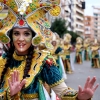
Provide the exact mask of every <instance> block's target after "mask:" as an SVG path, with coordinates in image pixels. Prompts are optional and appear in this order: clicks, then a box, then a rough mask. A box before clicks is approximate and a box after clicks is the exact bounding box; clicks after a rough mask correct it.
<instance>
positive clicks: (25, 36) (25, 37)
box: [12, 28, 32, 55]
mask: <svg viewBox="0 0 100 100" xmlns="http://www.w3.org/2000/svg"><path fill="white" fill-rule="evenodd" d="M12 38H13V44H14V46H15V51H16V53H17V54H18V55H25V54H27V53H28V48H29V47H30V46H31V43H32V32H31V30H29V29H27V28H23V29H20V28H15V29H13V34H12Z"/></svg>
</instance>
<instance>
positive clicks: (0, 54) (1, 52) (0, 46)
mask: <svg viewBox="0 0 100 100" xmlns="http://www.w3.org/2000/svg"><path fill="white" fill-rule="evenodd" d="M3 53H4V50H3V44H2V43H0V56H2V54H3Z"/></svg>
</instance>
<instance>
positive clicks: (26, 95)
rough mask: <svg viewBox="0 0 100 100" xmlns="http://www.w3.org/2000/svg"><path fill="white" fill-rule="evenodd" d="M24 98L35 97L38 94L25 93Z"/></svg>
mask: <svg viewBox="0 0 100 100" xmlns="http://www.w3.org/2000/svg"><path fill="white" fill-rule="evenodd" d="M23 98H24V99H34V98H38V94H37V93H36V94H23Z"/></svg>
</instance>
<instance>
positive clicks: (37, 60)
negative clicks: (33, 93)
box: [4, 52, 47, 88]
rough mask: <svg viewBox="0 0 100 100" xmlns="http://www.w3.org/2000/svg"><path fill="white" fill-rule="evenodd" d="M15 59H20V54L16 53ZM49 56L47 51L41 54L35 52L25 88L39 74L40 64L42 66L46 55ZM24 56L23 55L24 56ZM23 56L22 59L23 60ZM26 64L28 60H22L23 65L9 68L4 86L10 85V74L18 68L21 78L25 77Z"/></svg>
mask: <svg viewBox="0 0 100 100" xmlns="http://www.w3.org/2000/svg"><path fill="white" fill-rule="evenodd" d="M14 55H15V56H14V57H15V59H18V58H19V57H18V55H16V53H15V54H14ZM46 56H47V54H46V53H41V55H40V56H39V54H38V53H37V52H36V53H34V54H33V57H34V58H33V59H32V65H31V68H30V71H29V73H28V75H29V76H30V77H27V78H26V84H25V88H27V87H29V86H30V85H31V83H32V81H33V79H34V77H35V76H36V75H37V73H38V72H39V71H40V66H42V61H43V60H44V59H45V57H46ZM22 58H23V57H22ZM22 58H21V60H22ZM25 64H26V60H24V61H22V63H21V65H20V66H19V67H18V68H16V67H14V68H13V69H10V68H8V70H7V73H6V75H5V79H4V80H6V81H5V84H4V88H7V87H8V81H7V80H8V78H9V77H10V74H11V73H12V72H13V71H14V70H17V71H18V72H19V73H20V76H19V77H20V80H22V79H23V74H24V68H25Z"/></svg>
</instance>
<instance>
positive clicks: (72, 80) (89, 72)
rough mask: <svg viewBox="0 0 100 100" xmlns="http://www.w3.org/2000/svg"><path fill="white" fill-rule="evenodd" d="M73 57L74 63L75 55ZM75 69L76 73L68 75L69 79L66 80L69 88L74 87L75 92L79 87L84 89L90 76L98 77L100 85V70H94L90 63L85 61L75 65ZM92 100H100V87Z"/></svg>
mask: <svg viewBox="0 0 100 100" xmlns="http://www.w3.org/2000/svg"><path fill="white" fill-rule="evenodd" d="M71 56H72V57H73V61H74V58H75V53H74V52H73V53H71ZM74 68H75V70H74V72H73V73H72V74H67V79H66V80H65V82H66V84H67V85H68V86H69V87H72V88H73V89H75V90H78V86H79V85H81V86H82V87H84V84H85V81H86V79H87V77H88V76H90V77H91V78H92V77H93V76H96V78H97V81H96V83H99V84H100V69H98V68H92V67H91V62H90V61H83V63H82V64H75V63H74ZM92 100H100V86H99V87H98V88H97V90H96V91H95V93H94V96H93V98H92Z"/></svg>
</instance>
